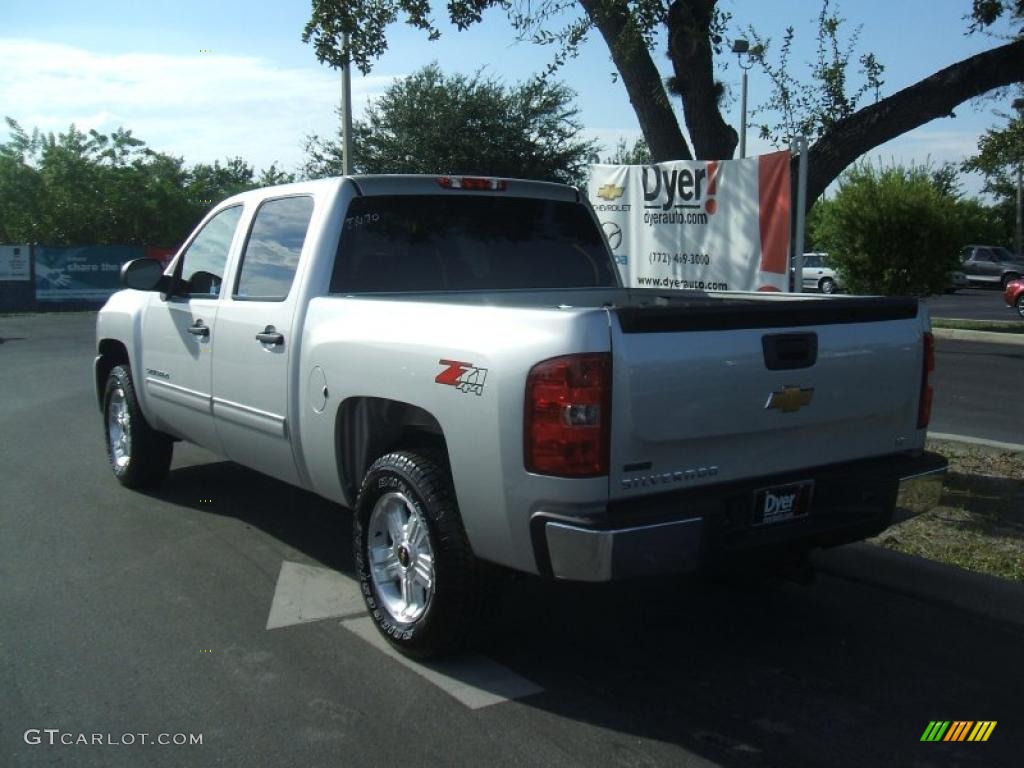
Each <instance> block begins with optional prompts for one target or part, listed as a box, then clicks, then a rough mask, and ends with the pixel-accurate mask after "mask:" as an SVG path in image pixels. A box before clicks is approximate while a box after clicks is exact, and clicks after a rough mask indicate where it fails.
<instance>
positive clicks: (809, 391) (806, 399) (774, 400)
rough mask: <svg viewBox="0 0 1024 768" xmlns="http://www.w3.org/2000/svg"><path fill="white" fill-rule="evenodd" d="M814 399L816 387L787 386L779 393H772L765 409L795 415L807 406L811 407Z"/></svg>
mask: <svg viewBox="0 0 1024 768" xmlns="http://www.w3.org/2000/svg"><path fill="white" fill-rule="evenodd" d="M812 397H814V387H807V388H801V387H795V386H792V385H790V384H787V385H786V386H784V387H783V388H782V389H780V390H778V391H777V392H772V393H771V394H770V395H769V396H768V402H767V403H765V404H764V407H765V408H766V409H768V408H778V409H779V410H780V411H782V412H783V413H793V412H794V411H799V410H800V409H801V408H803V407H804V406H805V405H810V402H811V398H812Z"/></svg>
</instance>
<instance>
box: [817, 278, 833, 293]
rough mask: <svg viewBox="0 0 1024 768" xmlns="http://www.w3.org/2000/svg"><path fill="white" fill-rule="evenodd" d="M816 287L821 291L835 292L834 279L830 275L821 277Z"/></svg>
mask: <svg viewBox="0 0 1024 768" xmlns="http://www.w3.org/2000/svg"><path fill="white" fill-rule="evenodd" d="M818 289H819V290H820V291H821V292H822V293H835V292H836V281H835V280H833V279H832V278H831V277H823V278H822V279H821V282H819V283H818Z"/></svg>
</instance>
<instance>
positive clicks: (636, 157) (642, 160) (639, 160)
mask: <svg viewBox="0 0 1024 768" xmlns="http://www.w3.org/2000/svg"><path fill="white" fill-rule="evenodd" d="M604 162H605V163H606V164H607V165H648V164H649V163H650V162H651V150H650V149H649V148H648V146H647V142H646V141H644V140H643V139H637V140H636V141H634V142H633V146H632V148H631V147H629V145H628V144H626V140H625V139H619V143H618V144H616V145H615V151H614V152H613V153H612V154H611V155H610V156H609V157H606V158H605V159H604Z"/></svg>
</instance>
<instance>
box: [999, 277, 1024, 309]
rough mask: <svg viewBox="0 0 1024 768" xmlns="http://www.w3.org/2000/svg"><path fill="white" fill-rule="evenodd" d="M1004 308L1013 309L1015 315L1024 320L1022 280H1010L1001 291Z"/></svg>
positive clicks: (1023, 288)
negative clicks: (1015, 312) (1004, 302)
mask: <svg viewBox="0 0 1024 768" xmlns="http://www.w3.org/2000/svg"><path fill="white" fill-rule="evenodd" d="M1003 299H1004V300H1005V301H1006V306H1008V307H1013V308H1014V309H1016V310H1017V314H1018V315H1020V316H1021V317H1022V318H1024V280H1011V281H1010V282H1008V283H1007V284H1006V290H1005V291H1003Z"/></svg>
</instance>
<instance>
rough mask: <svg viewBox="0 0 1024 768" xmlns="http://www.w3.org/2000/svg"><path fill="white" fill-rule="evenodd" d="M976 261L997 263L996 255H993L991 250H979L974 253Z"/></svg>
mask: <svg viewBox="0 0 1024 768" xmlns="http://www.w3.org/2000/svg"><path fill="white" fill-rule="evenodd" d="M974 260H975V261H995V260H996V257H995V254H994V253H992V249H990V248H979V249H978V250H976V251H975V252H974Z"/></svg>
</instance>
